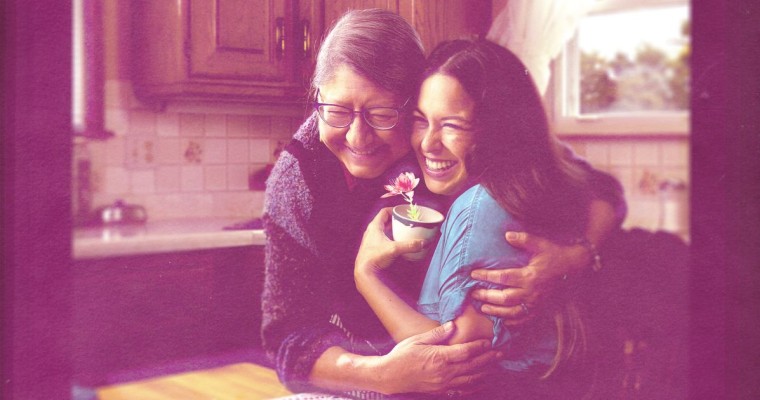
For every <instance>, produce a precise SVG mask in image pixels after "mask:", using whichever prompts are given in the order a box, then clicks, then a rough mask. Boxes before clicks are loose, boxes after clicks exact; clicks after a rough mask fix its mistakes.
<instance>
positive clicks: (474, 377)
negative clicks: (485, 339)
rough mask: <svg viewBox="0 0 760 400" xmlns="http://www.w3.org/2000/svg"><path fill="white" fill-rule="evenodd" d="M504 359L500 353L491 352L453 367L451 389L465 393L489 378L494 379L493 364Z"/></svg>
mask: <svg viewBox="0 0 760 400" xmlns="http://www.w3.org/2000/svg"><path fill="white" fill-rule="evenodd" d="M503 357H504V354H503V353H501V352H500V351H496V350H493V349H491V350H489V351H486V352H484V353H482V354H480V355H477V356H475V357H474V358H472V359H469V360H466V361H463V362H461V363H457V364H453V365H451V367H450V368H451V371H450V372H451V373H452V374H453V375H452V376H453V378H452V379H450V380H449V384H448V387H449V388H457V389H459V390H464V391H465V392H467V391H470V390H472V389H475V388H476V386H477V385H478V384H479V383H481V382H483V381H484V380H485V379H487V378H489V377H493V364H494V363H496V362H498V361H499V360H500V359H502V358H503Z"/></svg>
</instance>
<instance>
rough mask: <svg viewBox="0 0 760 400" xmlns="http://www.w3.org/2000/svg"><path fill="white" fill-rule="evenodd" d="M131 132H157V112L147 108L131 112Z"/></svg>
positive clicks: (144, 133)
mask: <svg viewBox="0 0 760 400" xmlns="http://www.w3.org/2000/svg"><path fill="white" fill-rule="evenodd" d="M129 132H130V133H131V134H138V135H155V134H156V113H154V112H152V111H147V110H131V111H130V112H129Z"/></svg>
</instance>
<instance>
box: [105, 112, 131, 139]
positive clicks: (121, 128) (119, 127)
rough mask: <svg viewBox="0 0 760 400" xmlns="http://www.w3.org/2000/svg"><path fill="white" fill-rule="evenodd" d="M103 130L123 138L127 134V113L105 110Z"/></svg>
mask: <svg viewBox="0 0 760 400" xmlns="http://www.w3.org/2000/svg"><path fill="white" fill-rule="evenodd" d="M105 128H106V130H108V131H110V132H113V134H114V135H117V136H124V135H126V134H128V133H129V111H127V110H121V109H106V111H105Z"/></svg>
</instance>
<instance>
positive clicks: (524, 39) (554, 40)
mask: <svg viewBox="0 0 760 400" xmlns="http://www.w3.org/2000/svg"><path fill="white" fill-rule="evenodd" d="M593 1H594V0H508V2H507V6H506V7H504V9H502V10H501V11H500V12H499V14H497V15H496V18H494V20H493V24H492V25H491V28H490V29H489V31H488V35H487V36H486V37H487V38H488V39H489V40H491V41H493V42H495V43H498V44H500V45H501V46H504V47H506V48H508V49H509V50H511V51H512V52H513V53H515V55H517V56H518V57H519V58H520V60H522V62H523V63H524V64H525V66H526V67H527V68H528V71H530V74H531V76H533V80H534V81H535V82H536V86H537V87H538V90H539V91H540V92H541V94H542V95H543V94H544V93H546V87H547V85H548V84H549V77H550V76H551V72H550V70H549V65H550V63H551V61H552V60H553V59H554V58H555V57H557V55H558V54H559V52H560V51H561V50H562V47H563V46H564V45H565V43H567V41H568V40H569V39H570V38H571V37H572V36H573V33H574V32H575V29H576V28H577V27H578V22H579V21H580V19H581V18H582V17H583V16H584V15H586V13H587V12H588V9H589V6H590V5H591V3H593Z"/></svg>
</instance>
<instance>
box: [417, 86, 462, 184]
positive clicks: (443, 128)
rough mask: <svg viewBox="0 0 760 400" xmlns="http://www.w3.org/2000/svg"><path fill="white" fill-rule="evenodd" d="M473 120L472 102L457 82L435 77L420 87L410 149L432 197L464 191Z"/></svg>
mask: <svg viewBox="0 0 760 400" xmlns="http://www.w3.org/2000/svg"><path fill="white" fill-rule="evenodd" d="M474 118H475V102H474V101H473V100H472V98H470V96H469V95H468V94H467V92H465V90H464V88H463V87H462V85H461V84H460V83H459V81H458V80H457V79H456V78H453V77H451V76H448V75H443V74H435V75H431V76H430V77H429V78H427V79H425V81H424V82H423V83H422V86H421V87H420V95H419V101H418V102H417V109H416V110H415V112H414V118H413V122H414V123H413V126H412V148H413V149H414V151H415V152H416V154H417V161H418V162H419V163H420V168H422V173H423V175H424V177H425V185H427V187H428V189H430V190H431V191H432V192H433V193H438V194H442V195H447V196H454V195H458V194H459V193H461V192H462V191H463V190H465V189H466V186H467V179H468V177H469V173H468V171H467V165H466V164H465V159H466V158H467V155H468V154H470V152H471V151H472V149H473V148H474V146H475V140H474V134H475V133H474V123H475V121H474Z"/></svg>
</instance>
